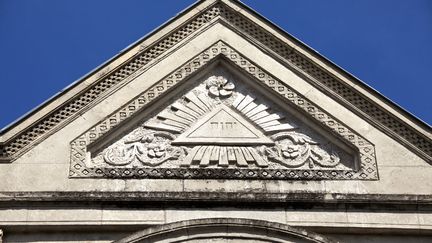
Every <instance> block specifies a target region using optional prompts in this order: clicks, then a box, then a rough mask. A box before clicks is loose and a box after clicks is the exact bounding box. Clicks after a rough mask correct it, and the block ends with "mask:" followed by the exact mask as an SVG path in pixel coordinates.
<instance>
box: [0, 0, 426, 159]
mask: <svg viewBox="0 0 432 243" xmlns="http://www.w3.org/2000/svg"><path fill="white" fill-rule="evenodd" d="M215 18H220V21H224V22H226V23H227V24H229V25H231V26H233V27H234V28H236V29H238V30H239V31H238V32H239V33H245V34H246V35H247V36H248V38H252V39H254V40H256V41H258V42H259V43H261V44H262V45H263V47H265V48H266V50H269V51H270V53H275V54H277V55H278V56H279V57H282V59H281V60H283V61H285V62H286V64H287V65H288V66H290V67H291V68H292V69H293V70H295V71H297V72H298V73H299V74H300V75H302V76H303V77H305V78H306V79H307V80H308V81H310V82H311V84H313V85H315V86H316V87H318V88H320V89H321V90H323V91H324V92H325V93H326V94H328V95H330V96H331V97H332V98H334V99H336V100H339V101H340V102H341V103H342V104H344V105H346V106H347V107H348V108H349V109H350V110H351V111H353V112H355V113H356V114H359V115H360V116H361V117H364V118H366V119H367V120H368V121H370V122H371V123H372V124H374V125H375V126H376V127H377V128H379V129H381V130H382V131H384V132H385V133H387V134H388V135H390V136H391V137H393V138H395V139H397V140H398V141H401V142H403V143H404V144H405V145H406V146H407V147H409V148H411V149H412V150H413V151H414V152H416V153H417V154H419V155H420V156H422V157H423V158H425V159H427V160H431V158H432V141H431V140H430V139H429V138H427V137H425V136H424V135H422V134H420V133H419V132H418V131H416V130H415V129H414V128H412V127H410V126H409V125H407V124H406V123H404V122H403V121H401V120H400V119H398V118H397V117H394V116H393V115H391V114H389V113H388V112H386V111H385V110H384V109H383V108H382V107H380V106H379V105H378V104H376V103H374V102H372V101H370V100H369V99H367V98H366V97H364V96H362V95H361V94H359V93H358V92H356V91H355V90H353V89H352V88H350V87H348V86H347V85H345V84H343V82H342V81H341V80H339V79H338V78H336V77H334V76H333V75H331V74H330V73H329V72H328V71H326V70H324V69H322V68H321V67H319V66H318V65H317V64H316V63H313V62H312V61H310V60H309V59H308V58H306V57H304V56H303V55H302V54H301V53H300V52H298V51H295V50H293V48H292V47H290V46H289V45H287V44H286V43H284V42H283V41H282V40H280V39H277V38H276V37H275V36H273V35H271V34H270V33H268V32H267V31H266V30H264V29H263V28H261V27H259V26H258V25H257V24H255V23H253V22H251V21H250V20H248V19H247V18H245V17H244V16H242V15H241V14H240V13H238V12H236V11H234V10H233V9H231V8H230V7H228V6H227V5H225V4H224V3H223V2H220V1H217V2H216V4H214V5H212V6H209V7H208V8H207V9H205V10H203V11H201V12H200V13H199V14H198V15H197V16H195V17H194V18H192V19H191V20H190V21H188V22H187V23H184V24H183V25H182V26H180V27H179V28H176V29H175V30H174V31H173V32H171V33H170V34H169V35H166V37H165V38H163V39H161V40H159V41H158V42H157V43H155V44H154V45H151V46H149V47H143V48H142V50H141V52H140V53H137V54H136V55H135V56H134V58H132V59H131V60H129V61H128V62H127V63H124V64H123V65H121V66H120V67H118V68H116V69H112V70H109V71H107V70H105V71H106V72H107V73H106V74H104V75H100V80H99V81H97V82H95V83H94V84H93V85H91V86H90V87H88V88H87V89H86V90H84V91H83V92H81V93H80V94H79V95H77V96H75V97H74V98H72V99H71V100H70V101H69V102H67V103H65V104H63V105H61V106H60V107H58V108H57V109H56V110H54V111H52V112H51V113H50V114H48V115H47V116H45V117H44V118H43V119H41V120H39V121H37V122H35V123H34V124H33V125H32V126H30V127H29V128H27V129H25V130H23V131H22V132H20V133H19V134H18V135H16V136H14V137H13V138H12V139H10V140H8V141H6V142H4V143H3V144H0V161H10V160H12V159H15V158H17V157H18V156H20V155H21V154H22V153H24V152H25V151H27V150H28V149H29V148H31V146H32V145H33V144H34V143H36V142H37V141H40V140H41V139H44V138H45V137H46V136H48V135H49V134H51V133H52V132H53V131H55V129H58V128H59V127H61V126H62V125H64V124H66V123H67V122H68V121H70V120H72V119H74V118H75V117H76V115H77V114H78V113H79V112H80V111H82V110H83V109H85V108H86V107H88V106H91V105H92V104H91V103H92V101H93V100H95V99H98V98H101V97H104V96H105V95H107V94H108V93H109V90H112V89H114V88H115V87H117V86H118V85H120V84H122V83H124V82H128V80H130V79H131V78H130V77H132V76H136V75H138V74H139V73H140V72H142V71H143V68H144V67H145V66H146V65H147V64H148V63H149V62H150V61H152V60H154V59H156V58H158V57H159V56H160V55H161V54H163V53H165V52H166V51H167V50H168V49H170V48H171V47H173V46H174V45H175V44H177V43H178V42H180V41H182V40H184V39H185V38H187V37H188V36H190V35H191V34H192V33H193V32H195V31H196V30H198V29H200V28H201V27H202V26H204V25H205V24H206V23H208V22H209V21H210V20H212V19H215ZM105 71H102V72H103V73H105ZM228 92H229V91H228ZM222 93H224V91H222ZM400 138H402V139H400Z"/></svg>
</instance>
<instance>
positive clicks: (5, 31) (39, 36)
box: [0, 0, 432, 128]
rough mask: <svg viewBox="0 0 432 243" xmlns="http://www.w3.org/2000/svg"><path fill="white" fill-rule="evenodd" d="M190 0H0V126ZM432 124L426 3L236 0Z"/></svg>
mask: <svg viewBox="0 0 432 243" xmlns="http://www.w3.org/2000/svg"><path fill="white" fill-rule="evenodd" d="M194 2H195V0H181V1H180V0H158V1H142V0H123V1H111V0H91V1H89V0H74V1H59V0H1V1H0V67H1V69H0V84H1V86H0V104H2V105H1V109H0V128H2V127H4V126H6V125H7V124H9V123H11V122H12V121H14V120H16V119H17V118H19V117H20V116H22V115H23V114H25V113H26V112H28V111H30V110H31V109H33V108H34V107H36V106H37V105H39V104H41V103H42V102H43V101H45V100H46V99H48V98H50V97H51V96H53V95H55V94H56V93H58V92H60V91H61V90H62V89H63V88H65V87H66V86H68V85H69V84H70V83H72V82H73V81H75V80H77V79H79V78H80V77H82V76H83V75H85V74H86V73H88V72H89V71H91V70H92V69H94V68H95V67H97V66H99V65H100V64H102V63H103V62H104V61H106V60H108V59H109V58H111V57H112V56H114V55H115V54H117V53H118V52H119V51H121V50H122V49H124V48H125V47H127V46H128V45H129V44H131V43H133V42H135V41H136V40H138V39H139V38H140V37H142V36H144V35H145V34H147V33H148V32H150V31H151V30H153V29H155V28H156V27H158V26H159V25H161V24H162V23H164V22H165V21H167V20H168V19H169V18H171V17H173V16H175V15H176V14H177V13H178V12H179V11H181V10H183V9H184V8H186V7H187V6H189V5H190V4H192V3H194ZM243 2H244V3H246V4H247V5H249V6H251V7H252V8H254V9H255V10H256V11H258V12H259V13H261V14H262V15H263V16H265V17H267V18H268V19H270V20H271V21H272V22H274V23H275V24H277V25H278V26H280V27H281V28H283V29H285V30H286V31H287V32H289V33H290V34H292V35H294V36H295V37H297V38H298V39H300V40H301V41H303V42H304V43H306V44H307V45H309V46H311V47H312V48H314V49H315V50H316V51H318V52H320V53H321V54H323V55H324V56H326V57H327V58H328V59H330V60H331V61H333V62H334V63H336V64H337V65H339V66H340V67H342V68H343V69H345V70H347V71H348V72H350V73H351V74H353V75H355V76H356V77H358V78H360V79H361V80H363V81H364V82H365V83H367V84H368V85H370V86H371V87H373V88H374V89H376V90H377V91H379V92H380V93H381V94H383V95H385V96H386V97H388V98H390V99H391V100H392V101H393V102H395V103H397V104H398V105H400V106H402V107H403V108H404V109H406V110H407V111H409V112H410V113H412V114H414V115H415V116H417V117H418V118H420V119H422V120H424V121H425V122H427V123H429V124H431V123H432V101H431V95H432V94H431V93H432V78H431V71H432V44H431V43H432V1H430V0H379V1H377V0H361V1H358V0H326V1H322V0H301V1H300V0H296V1H294V0H292V1H287V0H267V1H263V0H244V1H243Z"/></svg>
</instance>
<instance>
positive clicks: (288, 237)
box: [115, 218, 335, 243]
mask: <svg viewBox="0 0 432 243" xmlns="http://www.w3.org/2000/svg"><path fill="white" fill-rule="evenodd" d="M196 239H199V241H200V242H204V241H212V242H216V241H217V242H219V240H220V241H221V242H222V240H223V241H224V242H225V240H226V239H230V240H233V242H234V241H235V242H315V243H332V242H335V241H333V240H331V239H330V238H328V237H325V236H323V235H319V234H316V233H314V232H311V231H309V230H305V229H302V228H294V227H291V226H288V225H286V224H280V223H274V222H268V221H264V220H255V219H243V218H208V219H194V220H186V221H179V222H174V223H169V224H164V225H157V226H153V227H150V228H147V229H145V230H142V231H139V232H137V233H134V234H132V235H130V236H127V237H125V238H123V239H120V240H118V241H115V243H131V242H155V241H158V242H159V241H163V242H171V241H175V242H189V241H193V242H195V241H194V240H196Z"/></svg>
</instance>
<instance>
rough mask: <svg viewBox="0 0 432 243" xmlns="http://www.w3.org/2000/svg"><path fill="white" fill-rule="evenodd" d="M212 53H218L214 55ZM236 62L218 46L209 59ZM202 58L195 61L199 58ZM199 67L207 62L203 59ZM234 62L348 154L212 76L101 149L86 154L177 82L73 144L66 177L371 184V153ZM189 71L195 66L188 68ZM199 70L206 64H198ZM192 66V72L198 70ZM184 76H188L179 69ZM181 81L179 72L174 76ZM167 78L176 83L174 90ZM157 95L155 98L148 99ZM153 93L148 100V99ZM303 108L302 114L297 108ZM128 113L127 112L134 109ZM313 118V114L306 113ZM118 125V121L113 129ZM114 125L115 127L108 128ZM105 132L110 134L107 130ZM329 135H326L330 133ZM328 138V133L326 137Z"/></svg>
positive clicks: (229, 80) (266, 102) (234, 83)
mask: <svg viewBox="0 0 432 243" xmlns="http://www.w3.org/2000/svg"><path fill="white" fill-rule="evenodd" d="M216 47H217V48H216ZM221 50H222V53H223V54H224V55H225V56H226V57H228V58H234V59H238V58H239V55H238V54H236V53H235V52H234V51H232V50H231V49H229V48H228V47H227V46H225V45H224V44H220V43H218V44H215V47H212V49H211V52H207V53H212V54H214V55H217V54H218V53H220V52H219V51H221ZM200 58H201V57H200ZM203 60H206V62H207V61H208V60H209V58H208V54H206V53H204V54H203ZM241 60H242V61H241V62H236V64H238V65H243V66H244V70H246V71H247V72H249V73H250V74H252V75H253V76H255V77H257V78H259V79H260V81H262V82H265V83H266V84H267V85H269V86H274V87H271V88H272V89H273V90H275V91H277V92H281V91H284V90H288V91H289V92H288V93H287V94H281V95H283V97H286V98H287V99H288V100H289V102H293V103H294V104H295V105H297V106H299V107H300V108H301V109H304V110H305V111H306V112H308V113H310V114H311V116H310V118H308V119H320V120H322V121H325V125H326V126H328V127H329V129H330V130H329V131H330V133H332V132H331V131H334V132H335V133H337V134H340V135H341V136H342V138H343V139H345V140H346V141H347V142H349V143H351V144H352V146H354V147H356V149H350V147H352V146H348V147H347V146H345V147H343V146H342V147H341V146H340V144H339V143H334V142H335V141H337V140H338V138H334V139H329V137H327V135H326V136H323V135H321V133H320V132H318V131H315V130H314V129H312V128H310V127H308V126H306V125H304V124H303V122H302V119H304V118H302V119H299V118H296V117H293V116H292V115H290V114H289V113H287V112H286V111H284V110H280V109H279V108H278V106H277V105H275V104H274V103H272V101H271V100H270V98H271V97H268V96H263V95H260V92H257V91H256V90H254V89H251V88H250V87H249V86H248V85H246V82H243V81H242V80H237V78H233V77H231V75H225V74H226V73H224V72H222V74H220V73H218V72H216V73H218V74H217V75H213V76H207V78H205V79H203V80H201V82H199V83H197V84H196V85H195V86H194V88H192V89H191V90H190V91H188V92H186V93H185V94H183V95H182V96H179V97H177V98H175V99H174V100H173V101H172V103H171V104H170V105H169V106H167V107H166V108H165V109H163V110H161V111H159V112H157V113H155V114H153V115H150V117H149V118H146V119H145V120H144V121H143V122H142V123H138V124H137V125H136V126H135V128H132V130H129V131H128V132H127V131H124V132H126V133H124V134H125V135H123V137H121V138H120V139H118V140H116V141H111V142H108V143H105V142H104V143H103V144H108V145H105V147H102V148H97V149H90V150H89V148H88V147H87V146H88V145H89V144H91V143H93V142H94V141H96V140H97V139H99V137H100V136H101V135H102V134H104V133H105V132H106V131H108V130H109V129H111V128H112V127H113V126H117V124H121V123H120V122H121V121H122V120H124V119H126V118H127V117H128V116H130V115H128V114H133V112H135V111H138V110H139V109H140V107H143V106H144V105H145V104H146V102H148V100H151V99H153V98H155V97H157V96H158V95H160V94H161V93H163V92H165V89H159V87H163V86H166V85H168V84H169V85H168V87H170V86H172V85H173V84H175V82H179V81H181V79H183V78H184V76H183V77H179V76H178V75H173V76H169V77H168V78H167V79H166V80H162V81H161V83H163V85H162V84H161V83H158V84H155V86H154V88H152V89H150V90H148V91H145V92H144V93H143V94H142V95H141V96H139V97H138V98H136V99H135V100H133V101H131V103H129V104H128V105H126V106H125V107H124V108H122V109H121V110H119V111H118V112H117V113H115V114H113V115H112V116H111V117H109V118H107V119H106V120H105V121H103V122H101V123H100V124H99V125H97V126H95V127H93V128H92V129H91V130H89V131H88V132H86V133H85V134H83V135H82V136H80V137H78V138H77V139H76V140H74V141H73V142H72V143H71V146H72V147H71V148H72V150H71V172H70V173H71V174H70V176H71V177H115V178H119V177H120V178H123V177H133V178H224V179H367V180H370V179H377V170H376V162H375V157H374V148H373V145H371V144H370V143H368V142H367V141H366V140H364V139H363V138H361V137H360V136H358V135H356V134H355V133H352V132H351V131H350V130H349V129H348V128H346V127H344V126H343V125H342V124H340V123H339V122H337V121H335V120H333V119H332V118H331V117H330V116H329V115H327V114H326V113H325V112H323V111H321V110H320V109H319V107H317V106H314V105H313V104H311V103H310V102H309V101H307V100H305V98H304V97H300V96H299V95H298V94H296V93H295V92H294V91H292V90H291V89H287V88H285V87H282V86H281V84H279V83H277V82H275V80H274V79H273V78H271V76H270V75H268V74H266V73H265V72H264V71H263V70H261V69H259V68H257V67H254V66H251V64H250V63H249V62H248V61H246V60H245V59H241ZM191 63H193V65H195V64H196V63H197V60H193V61H191ZM203 63H204V64H205V62H203ZM198 67H199V66H196V67H195V68H198ZM183 68H184V70H189V72H190V70H191V66H190V64H185V66H184V67H183ZM175 73H180V70H176V71H175V72H173V74H175ZM172 78H176V79H178V80H175V82H173V81H172ZM156 90H158V92H159V91H160V93H158V94H156V95H155V94H154V92H155V91H156ZM151 93H152V94H151ZM303 106H304V108H303ZM131 107H132V108H133V109H132V108H131ZM311 112H312V113H311ZM117 119H120V120H119V121H117ZM110 124H113V125H110ZM107 127H108V129H107ZM329 131H327V132H329ZM326 134H327V133H326Z"/></svg>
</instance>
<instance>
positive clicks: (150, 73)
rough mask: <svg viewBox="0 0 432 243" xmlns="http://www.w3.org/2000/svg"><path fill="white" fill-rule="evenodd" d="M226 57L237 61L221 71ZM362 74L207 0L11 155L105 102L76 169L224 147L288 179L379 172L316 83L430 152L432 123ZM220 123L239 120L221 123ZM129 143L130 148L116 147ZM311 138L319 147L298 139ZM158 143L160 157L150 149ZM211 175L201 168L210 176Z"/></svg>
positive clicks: (196, 155)
mask: <svg viewBox="0 0 432 243" xmlns="http://www.w3.org/2000/svg"><path fill="white" fill-rule="evenodd" d="M198 6H199V7H198ZM193 9H200V11H195V10H193ZM239 9H244V10H245V11H238V10H239ZM194 11H195V12H194ZM267 63H271V64H267ZM219 64H221V65H225V66H226V67H225V68H226V69H227V70H228V69H229V70H228V71H225V73H218V72H217V71H215V70H216V67H219V66H218V65H219ZM210 77H216V78H217V77H222V78H225V79H227V80H229V79H230V77H234V78H233V80H234V81H233V82H234V83H235V87H233V86H227V87H210V86H211V85H210V86H209V87H207V86H208V85H207V84H205V82H207V81H208V79H209V78H210ZM347 77H348V78H347ZM191 80H193V81H191ZM356 82H357V81H356V80H355V79H354V78H353V77H350V76H349V75H348V74H346V73H343V72H342V71H341V70H339V69H338V68H337V67H336V66H332V64H331V63H329V62H327V61H326V60H325V59H324V58H323V57H321V56H319V55H318V54H316V53H314V52H313V51H311V50H310V49H308V47H306V46H304V45H303V44H301V43H300V42H298V41H296V40H294V39H293V38H291V37H290V36H289V35H287V34H286V33H282V32H281V31H280V30H279V29H277V28H276V27H275V26H273V25H272V24H270V23H268V22H266V21H265V20H263V19H261V18H260V17H259V16H257V15H255V14H254V13H253V12H251V11H249V10H247V8H246V7H245V6H243V5H242V4H240V3H238V2H236V1H230V0H214V1H213V0H212V1H202V2H200V3H197V4H196V6H195V7H194V8H192V9H191V10H189V12H185V13H184V15H182V16H179V17H178V18H176V19H175V20H173V22H172V23H169V24H168V25H167V26H166V27H163V28H161V29H160V30H158V31H157V32H155V33H154V34H153V35H151V36H149V37H148V39H143V40H141V41H140V42H139V43H138V44H136V45H134V46H132V47H131V48H130V49H128V50H127V51H125V53H124V54H122V55H120V56H118V57H116V58H115V59H113V60H112V62H111V63H110V64H109V65H106V66H105V67H104V68H101V69H100V70H97V71H96V72H95V73H93V74H92V75H89V76H88V77H87V78H86V79H85V80H83V81H82V82H79V83H77V84H76V85H74V86H73V87H71V88H70V90H67V91H65V93H64V95H62V96H60V97H59V98H58V99H57V100H56V102H53V103H52V104H50V105H49V106H48V105H47V107H44V108H43V109H41V111H40V112H39V111H38V112H35V114H34V115H32V116H33V117H32V118H31V119H28V121H26V122H23V123H22V124H18V125H17V127H16V128H11V130H10V132H7V133H5V135H2V137H1V140H0V161H7V162H10V161H12V160H14V159H16V158H19V157H20V156H21V155H22V154H24V153H25V152H26V151H29V150H31V149H32V148H33V146H34V145H36V144H39V143H41V141H43V140H44V139H46V138H48V137H49V136H51V135H52V134H54V133H56V132H57V131H59V130H61V129H62V128H63V127H65V126H68V124H70V123H72V122H74V121H76V120H79V119H81V118H82V119H86V118H85V116H86V115H87V116H92V115H89V113H90V111H92V109H93V108H95V107H97V108H98V107H99V108H98V109H99V113H98V112H96V113H95V114H96V115H95V116H94V117H97V118H95V119H93V120H91V119H90V120H89V122H87V123H85V124H84V125H82V126H80V127H79V128H80V129H82V130H79V129H77V132H76V133H77V134H74V138H75V139H69V138H68V140H67V141H68V143H70V147H71V169H70V174H71V177H110V176H114V177H121V176H125V175H123V174H122V173H123V172H121V171H123V170H126V168H129V167H131V168H132V167H133V168H135V169H133V170H131V171H129V172H128V175H134V176H137V177H152V175H149V174H148V173H147V172H145V171H151V169H155V168H156V167H154V166H159V167H158V168H157V171H159V172H160V171H161V170H165V169H167V168H169V169H172V168H177V167H180V166H181V167H182V168H184V167H185V164H188V163H189V162H190V163H189V165H190V166H192V167H193V166H196V165H197V163H198V164H200V165H206V164H207V162H206V160H207V159H209V161H213V162H214V163H213V164H212V163H208V164H209V166H215V167H217V162H218V161H219V162H220V161H222V160H223V161H224V162H223V163H222V164H225V158H224V157H223V156H221V151H227V153H226V154H227V160H228V161H229V162H230V163H231V164H230V165H232V166H234V167H233V168H237V167H235V165H237V166H240V164H241V166H243V167H245V166H244V165H245V163H243V162H244V161H246V162H251V163H250V164H249V165H250V166H251V167H248V168H255V167H256V166H258V167H260V168H263V167H265V166H260V165H264V164H266V165H268V168H271V169H272V171H269V172H268V173H276V172H277V171H279V172H280V173H281V174H282V177H283V178H285V179H292V178H309V177H310V176H312V177H313V178H314V179H329V178H330V179H377V178H378V171H377V168H376V159H375V149H374V146H373V144H372V143H371V142H370V141H368V140H367V139H365V138H364V137H363V136H362V132H364V131H362V132H358V131H356V126H355V125H352V124H351V125H345V123H344V121H341V120H344V119H345V118H344V117H342V118H341V117H339V118H336V117H337V115H336V111H333V110H332V109H331V108H327V109H323V108H321V106H320V104H319V103H318V104H317V102H318V101H316V102H315V100H314V97H313V95H314V92H315V93H318V92H322V95H323V96H325V97H326V98H328V99H330V100H332V102H335V104H338V105H341V106H343V107H344V109H347V110H349V111H350V112H352V114H354V115H355V116H358V117H360V118H361V119H363V120H364V121H366V122H367V123H368V124H370V125H371V126H374V127H376V128H377V129H380V130H381V131H383V132H384V133H385V134H387V135H389V136H390V137H391V138H393V139H395V140H397V142H399V143H400V144H402V145H403V146H406V148H408V149H410V150H412V151H414V152H415V153H416V154H417V155H418V156H420V157H422V158H426V160H427V159H429V158H431V155H430V151H431V143H430V133H429V132H428V129H424V124H420V123H418V122H415V121H414V122H412V120H410V119H411V118H409V117H408V118H406V115H405V114H402V115H398V114H400V113H398V111H399V110H398V108H397V107H396V106H395V107H396V108H395V107H391V106H390V108H389V106H388V104H387V103H386V104H385V105H383V104H384V103H382V102H375V101H376V100H379V99H382V97H380V96H379V95H377V94H375V93H373V92H368V91H367V90H368V89H366V88H364V87H363V86H362V84H361V83H360V82H357V83H356ZM358 87H360V88H358ZM196 89H198V91H197V90H196ZM365 90H366V91H365ZM186 91H187V92H186ZM120 93H122V95H119V94H120ZM116 95H117V96H116ZM320 95H321V93H320ZM113 97H116V98H113ZM132 97H134V98H133V99H132ZM116 99H117V100H118V101H117V100H116ZM214 100H218V102H219V103H216V104H213V103H212V102H213V101H214ZM221 100H224V101H223V102H222V103H220V101H221ZM113 101H114V102H113ZM372 101H374V102H372ZM104 102H106V103H105V104H104ZM110 102H112V105H111V103H110ZM207 102H210V103H207ZM224 102H225V103H224ZM101 106H104V107H102V108H100V107H101ZM111 106H112V107H111ZM96 110H97V109H96ZM254 112H256V113H254ZM332 113H334V114H332ZM401 117H402V118H403V119H402V118H401ZM91 118H93V117H91ZM221 119H225V120H226V121H219V120H221ZM221 122H222V123H221ZM237 122H238V123H237ZM216 124H218V126H217V127H218V128H230V129H234V127H231V125H233V124H237V125H238V127H237V129H235V131H234V132H230V131H228V129H227V130H224V131H218V132H216V133H209V132H208V130H211V129H213V128H216ZM407 124H408V125H407ZM413 124H415V126H413ZM137 126H138V127H137ZM146 129H147V130H146ZM78 131H79V132H78ZM143 134H146V136H147V135H148V134H152V136H148V137H146V136H144V137H142V136H141V135H143ZM138 138H139V139H138ZM152 138H153V139H156V140H158V139H159V140H160V141H162V140H164V139H165V140H167V141H168V140H169V143H168V142H165V143H164V146H162V148H163V149H165V152H163V151H158V150H159V148H157V149H156V148H151V149H149V147H148V146H147V145H148V144H146V143H145V142H144V145H145V146H144V145H143V146H141V145H139V143H138V141H141V143H143V141H147V140H148V141H150V140H151V139H152ZM146 139H147V140H146ZM159 140H158V141H159ZM152 141H153V140H152ZM281 141H284V142H281ZM306 141H307V142H306ZM147 143H148V142H147ZM283 143H285V144H283ZM292 143H296V144H292ZM298 143H302V144H298ZM120 144H121V146H120V147H122V146H123V147H122V148H124V150H122V149H120V150H115V149H113V148H114V147H116V146H117V147H119V145H120ZM305 144H308V146H309V149H304V150H301V149H300V150H298V151H297V150H296V149H292V148H291V147H292V146H294V145H302V146H303V145H305ZM165 145H169V146H165ZM68 146H69V144H68ZM170 146H171V147H170ZM150 147H151V146H150ZM167 148H168V149H167ZM282 148H283V149H282ZM163 149H162V150H163ZM314 149H315V150H314ZM108 150H110V151H111V152H106V151H108ZM287 150H289V151H291V150H293V151H291V152H287ZM104 151H105V152H104ZM149 151H153V152H149ZM216 151H218V152H216ZM317 151H318V152H317ZM146 152H147V153H148V154H149V156H150V157H149V156H147V157H146V156H144V157H143V156H141V155H142V154H144V153H146ZM167 152H170V153H171V152H172V154H171V155H170V157H169V158H165V159H161V157H162V156H163V155H165V154H167ZM284 152H285V153H284ZM101 153H103V154H101ZM137 153H138V155H136V154H137ZM140 153H141V154H140ZM191 154H193V157H192V155H191ZM216 154H218V155H216ZM292 154H294V155H292ZM297 154H299V155H297ZM188 155H189V156H188ZM300 155H301V156H300ZM191 157H192V158H191ZM216 157H217V158H218V159H216ZM294 157H295V158H294ZM121 158H127V160H128V161H124V160H122V159H121ZM210 158H213V160H211V159H210ZM258 158H259V159H258ZM300 158H301V159H300ZM130 161H133V163H132V162H131V163H129V162H130ZM185 161H186V163H185ZM202 161H204V162H202ZM238 161H243V162H238ZM253 161H255V162H253ZM258 161H259V162H258ZM427 161H429V160H427ZM176 163H177V164H176ZM165 164H166V165H167V166H168V167H164V166H165ZM246 164H248V163H246ZM225 165H226V164H225ZM176 166H177V167H176ZM254 166H255V167H254ZM186 167H187V166H186ZM192 167H191V168H192ZM199 168H207V167H206V166H200V167H199ZM230 168H231V167H230ZM139 169H144V172H143V174H140V173H139V172H138V170H139ZM332 170H333V171H332ZM173 171H176V170H173ZM159 172H158V173H159ZM177 172H178V171H177ZM177 172H176V173H177ZM205 172H208V171H205ZM213 172H214V171H213ZM213 172H211V173H213ZM219 172H221V171H217V173H219ZM225 172H226V171H225ZM225 172H224V173H225ZM261 172H262V171H255V172H254V173H255V175H257V174H256V173H261ZM137 173H138V174H137ZM178 173H180V172H178ZM188 173H189V172H188ZM221 173H222V172H221ZM244 173H246V172H245V171H240V174H241V176H245V175H244ZM199 174H200V175H196V176H194V175H192V177H197V178H200V176H202V177H204V178H206V177H205V176H203V175H202V173H201V172H199ZM176 176H177V177H186V175H176ZM224 176H228V175H224ZM273 176H274V175H273ZM155 177H157V176H155ZM210 177H211V176H210ZM245 177H246V178H248V176H245ZM251 177H253V175H251ZM233 178H237V177H236V176H234V177H233Z"/></svg>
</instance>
